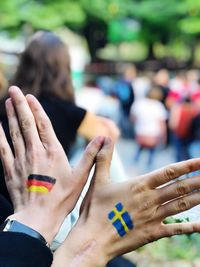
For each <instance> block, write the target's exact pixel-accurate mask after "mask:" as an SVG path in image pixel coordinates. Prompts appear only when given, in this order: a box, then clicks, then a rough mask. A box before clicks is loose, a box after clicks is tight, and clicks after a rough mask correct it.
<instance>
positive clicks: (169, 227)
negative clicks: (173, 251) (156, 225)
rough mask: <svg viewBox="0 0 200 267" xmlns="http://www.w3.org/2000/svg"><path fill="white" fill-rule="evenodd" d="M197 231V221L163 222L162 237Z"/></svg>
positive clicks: (199, 225)
mask: <svg viewBox="0 0 200 267" xmlns="http://www.w3.org/2000/svg"><path fill="white" fill-rule="evenodd" d="M199 232H200V223H199V222H198V223H197V222H187V223H172V224H164V225H163V235H162V237H169V236H173V235H181V234H192V233H199Z"/></svg>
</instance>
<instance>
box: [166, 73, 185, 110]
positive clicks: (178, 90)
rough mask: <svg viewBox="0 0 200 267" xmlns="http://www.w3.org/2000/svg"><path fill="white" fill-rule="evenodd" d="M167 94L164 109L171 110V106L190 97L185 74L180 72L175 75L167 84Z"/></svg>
mask: <svg viewBox="0 0 200 267" xmlns="http://www.w3.org/2000/svg"><path fill="white" fill-rule="evenodd" d="M169 88H170V90H169V93H168V95H167V97H166V107H167V108H168V109H171V107H172V106H173V104H175V103H177V102H179V101H181V100H182V99H184V98H185V97H187V96H189V95H190V87H189V83H188V80H187V76H186V72H185V71H181V72H177V73H176V74H175V77H174V78H172V79H171V80H170V82H169Z"/></svg>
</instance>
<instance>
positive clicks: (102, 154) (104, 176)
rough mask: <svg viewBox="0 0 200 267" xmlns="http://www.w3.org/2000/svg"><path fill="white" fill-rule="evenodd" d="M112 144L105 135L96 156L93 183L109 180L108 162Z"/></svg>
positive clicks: (111, 152)
mask: <svg viewBox="0 0 200 267" xmlns="http://www.w3.org/2000/svg"><path fill="white" fill-rule="evenodd" d="M113 149H114V144H113V142H112V140H111V139H110V138H109V137H105V140H104V144H103V146H102V148H101V149H100V151H99V152H98V154H97V156H96V165H95V171H94V175H93V180H94V183H95V185H96V184H97V185H102V184H105V183H107V182H109V177H110V164H111V160H112V155H113Z"/></svg>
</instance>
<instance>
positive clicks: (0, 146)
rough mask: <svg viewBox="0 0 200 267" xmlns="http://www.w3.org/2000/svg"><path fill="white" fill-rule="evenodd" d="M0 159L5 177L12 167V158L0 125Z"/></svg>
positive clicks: (8, 174)
mask: <svg viewBox="0 0 200 267" xmlns="http://www.w3.org/2000/svg"><path fill="white" fill-rule="evenodd" d="M0 157H1V162H2V165H3V169H4V174H5V176H9V177H10V174H11V172H12V168H13V165H14V156H13V153H12V150H11V148H10V146H9V144H8V141H7V138H6V136H5V133H4V130H3V127H2V125H1V124H0Z"/></svg>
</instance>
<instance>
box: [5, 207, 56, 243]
mask: <svg viewBox="0 0 200 267" xmlns="http://www.w3.org/2000/svg"><path fill="white" fill-rule="evenodd" d="M8 219H9V220H16V221H18V222H20V223H22V224H24V225H26V226H27V227H30V228H32V229H33V230H35V231H36V232H38V233H39V234H41V235H42V236H43V237H44V239H45V240H46V241H47V243H48V244H51V242H52V240H53V238H54V237H55V235H56V234H57V231H58V230H57V229H58V226H57V224H56V223H55V220H54V219H53V218H52V216H48V214H44V212H43V214H40V213H39V212H36V211H35V210H31V211H30V209H28V210H27V211H26V210H23V211H20V212H18V213H15V214H13V215H11V216H9V217H8Z"/></svg>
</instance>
